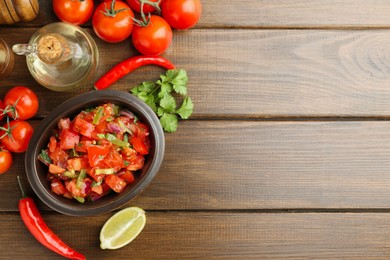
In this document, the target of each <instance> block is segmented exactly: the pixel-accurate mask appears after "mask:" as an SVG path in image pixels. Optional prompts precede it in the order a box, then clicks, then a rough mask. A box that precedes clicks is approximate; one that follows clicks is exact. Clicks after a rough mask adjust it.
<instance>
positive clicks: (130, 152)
mask: <svg viewBox="0 0 390 260" xmlns="http://www.w3.org/2000/svg"><path fill="white" fill-rule="evenodd" d="M121 153H122V154H123V156H124V157H125V158H130V157H134V156H136V155H137V151H136V150H134V149H132V148H129V147H123V149H122V151H121Z"/></svg>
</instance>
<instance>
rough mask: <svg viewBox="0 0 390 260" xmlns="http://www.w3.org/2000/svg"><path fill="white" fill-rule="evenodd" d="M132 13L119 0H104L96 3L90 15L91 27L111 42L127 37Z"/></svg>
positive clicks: (130, 29)
mask: <svg viewBox="0 0 390 260" xmlns="http://www.w3.org/2000/svg"><path fill="white" fill-rule="evenodd" d="M133 18H134V13H133V11H132V10H131V9H130V7H129V6H128V5H127V4H126V3H124V2H120V1H115V0H113V1H106V2H103V3H101V4H99V5H98V7H97V8H96V10H95V12H94V13H93V16H92V27H93V30H94V31H95V33H96V35H97V36H98V37H99V38H100V39H102V40H104V41H106V42H111V43H116V42H121V41H124V40H125V39H127V38H128V37H129V36H130V34H131V32H132V30H133Z"/></svg>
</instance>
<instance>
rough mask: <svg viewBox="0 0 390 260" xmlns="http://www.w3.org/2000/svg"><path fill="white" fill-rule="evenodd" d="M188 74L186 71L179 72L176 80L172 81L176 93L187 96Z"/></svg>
mask: <svg viewBox="0 0 390 260" xmlns="http://www.w3.org/2000/svg"><path fill="white" fill-rule="evenodd" d="M187 82H188V77H187V72H186V71H185V70H178V71H177V74H176V76H175V78H173V79H172V82H171V84H172V87H173V89H174V90H175V92H176V93H179V94H181V95H184V96H185V95H187Z"/></svg>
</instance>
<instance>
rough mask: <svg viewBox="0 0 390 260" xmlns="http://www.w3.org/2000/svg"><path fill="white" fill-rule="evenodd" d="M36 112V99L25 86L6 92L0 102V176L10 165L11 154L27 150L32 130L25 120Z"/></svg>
mask: <svg viewBox="0 0 390 260" xmlns="http://www.w3.org/2000/svg"><path fill="white" fill-rule="evenodd" d="M37 111H38V97H37V95H36V94H35V93H34V92H33V91H32V90H31V89H29V88H27V87H25V86H16V87H13V88H11V89H10V90H8V91H7V93H6V94H5V96H4V99H3V101H1V100H0V120H2V122H4V121H6V122H5V123H4V125H3V126H0V144H1V145H0V174H2V173H5V172H6V171H8V170H9V168H10V167H11V165H12V153H23V152H25V151H26V150H27V147H28V144H29V142H30V139H31V136H32V135H33V132H34V129H33V127H32V126H31V125H30V123H28V122H27V121H25V120H27V119H30V118H32V117H33V116H34V115H35V114H36V113H37Z"/></svg>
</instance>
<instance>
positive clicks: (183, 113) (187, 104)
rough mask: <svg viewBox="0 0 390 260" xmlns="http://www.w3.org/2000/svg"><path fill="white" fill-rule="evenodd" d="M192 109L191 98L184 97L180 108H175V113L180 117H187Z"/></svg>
mask: <svg viewBox="0 0 390 260" xmlns="http://www.w3.org/2000/svg"><path fill="white" fill-rule="evenodd" d="M193 109H194V104H193V103H192V100H191V98H190V97H186V98H185V99H184V101H183V104H181V106H180V108H179V109H178V110H176V113H177V114H178V115H179V116H180V117H181V118H182V119H188V118H189V117H190V116H191V114H192V111H193Z"/></svg>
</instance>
